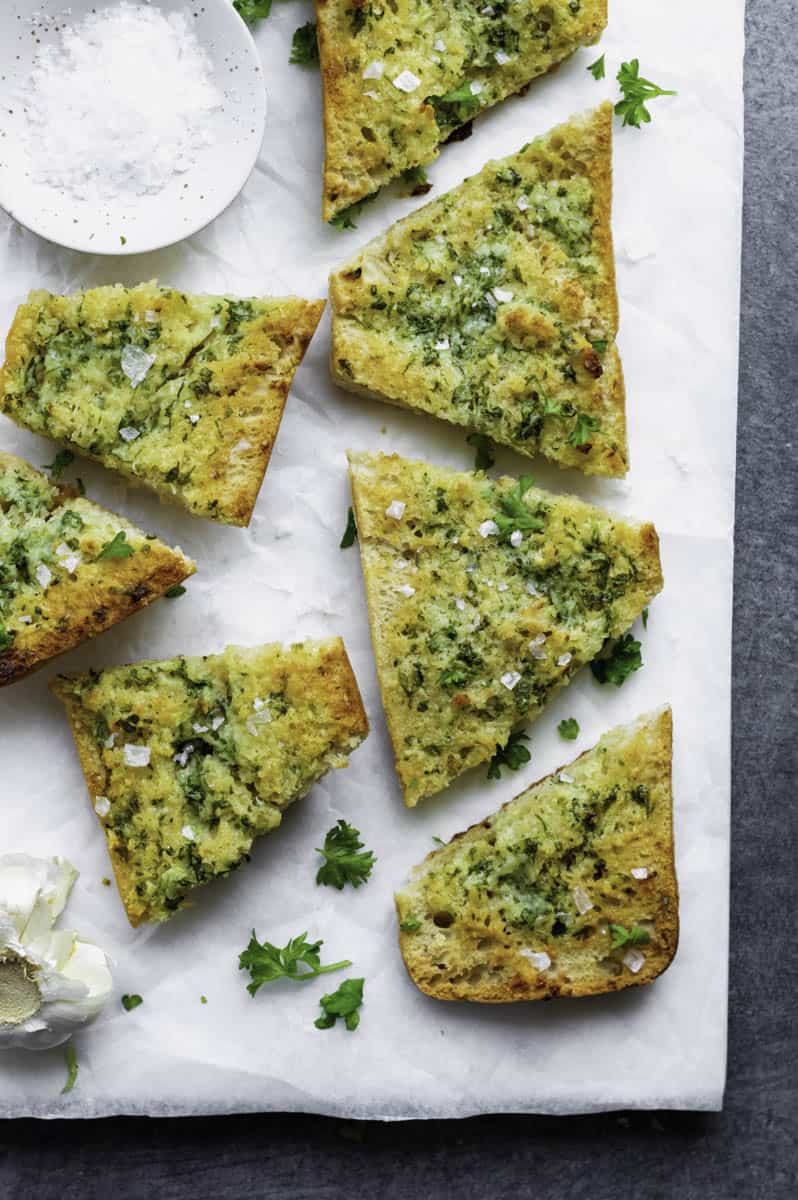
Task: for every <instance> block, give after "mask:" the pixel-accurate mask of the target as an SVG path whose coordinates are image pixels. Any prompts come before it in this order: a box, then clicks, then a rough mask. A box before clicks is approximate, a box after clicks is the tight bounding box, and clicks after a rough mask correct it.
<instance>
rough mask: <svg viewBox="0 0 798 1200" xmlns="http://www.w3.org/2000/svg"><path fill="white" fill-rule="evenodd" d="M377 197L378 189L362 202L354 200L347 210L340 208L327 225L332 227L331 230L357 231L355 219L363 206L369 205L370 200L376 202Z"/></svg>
mask: <svg viewBox="0 0 798 1200" xmlns="http://www.w3.org/2000/svg"><path fill="white" fill-rule="evenodd" d="M378 195H379V188H378V189H377V191H376V192H372V193H371V195H370V196H364V197H363V199H362V200H356V201H355V203H354V204H350V205H349V207H348V208H342V209H341V211H340V212H339V213H336V214H335V216H334V217H330V219H329V221H328V222H327V224H328V225H332V227H333V229H357V225H356V224H355V217H359V216H360V214H361V213H362V211H363V208H364V206H365V205H366V204H370V203H371V201H372V200H376V199H377V196H378Z"/></svg>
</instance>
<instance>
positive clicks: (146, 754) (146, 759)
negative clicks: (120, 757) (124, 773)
mask: <svg viewBox="0 0 798 1200" xmlns="http://www.w3.org/2000/svg"><path fill="white" fill-rule="evenodd" d="M150 753H151V752H150V748H149V746H132V745H131V744H130V743H129V742H128V744H127V745H126V746H125V762H126V763H127V765H128V766H129V767H148V766H149V765H150Z"/></svg>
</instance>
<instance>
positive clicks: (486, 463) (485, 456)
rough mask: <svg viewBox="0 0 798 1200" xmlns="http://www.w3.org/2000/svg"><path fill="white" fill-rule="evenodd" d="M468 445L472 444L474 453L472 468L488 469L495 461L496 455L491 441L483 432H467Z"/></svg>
mask: <svg viewBox="0 0 798 1200" xmlns="http://www.w3.org/2000/svg"><path fill="white" fill-rule="evenodd" d="M466 441H467V442H468V444H469V446H473V447H474V449H475V451H476V454H475V456H474V470H475V471H488V470H490V468H491V467H492V466H493V464H494V463H495V461H496V456H495V454H494V452H493V442H492V441H491V439H490V438H489V437H487V436H486V435H485V434H484V433H469V435H468V437H467V438H466Z"/></svg>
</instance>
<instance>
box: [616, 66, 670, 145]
mask: <svg viewBox="0 0 798 1200" xmlns="http://www.w3.org/2000/svg"><path fill="white" fill-rule="evenodd" d="M616 79H617V80H618V83H619V84H620V85H621V92H622V93H623V99H622V100H619V101H618V103H617V104H616V105H615V112H616V113H617V115H618V116H619V117H623V123H624V125H634V127H635V128H636V129H640V128H641V126H643V125H647V124H648V123H649V122H650V121H651V113H650V112H649V111H648V109H647V108H646V104H647V103H648V101H649V100H655V99H656V98H657V96H675V95H676V94H677V93H676V92H671V91H668V90H666V89H665V88H661V87H659V86H658V85H657V84H656V83H652V82H651V80H650V79H643V77H642V76H641V74H640V62H639V60H638V59H636V58H633V59H632V61H631V62H625V63H621V69H620V70H619V72H618V74H617V76H616Z"/></svg>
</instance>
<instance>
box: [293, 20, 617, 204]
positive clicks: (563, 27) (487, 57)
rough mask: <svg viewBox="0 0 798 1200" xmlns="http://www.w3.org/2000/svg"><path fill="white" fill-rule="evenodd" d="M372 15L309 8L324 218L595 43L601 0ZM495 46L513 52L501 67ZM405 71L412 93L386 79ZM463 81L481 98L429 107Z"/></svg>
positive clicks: (428, 157)
mask: <svg viewBox="0 0 798 1200" xmlns="http://www.w3.org/2000/svg"><path fill="white" fill-rule="evenodd" d="M371 8H372V6H370V5H368V4H366V3H360V2H359V0H358V2H357V3H355V4H352V3H351V2H350V0H316V17H317V31H318V42H319V56H320V60H321V77H322V89H323V118H324V134H325V146H326V154H325V166H324V189H323V199H322V213H323V217H324V220H325V221H328V220H330V219H331V218H332V217H333V216H335V215H336V214H337V213H340V212H341V211H342V210H343V209H346V208H348V207H349V206H350V205H352V204H354V203H357V202H358V201H359V200H362V199H364V197H366V196H369V195H372V194H373V193H374V192H376V191H378V190H379V189H380V188H381V187H383V186H384V185H385V184H386V183H388V182H389V181H390V180H391V179H395V178H396V177H397V176H398V175H400V174H401V172H403V171H405V170H408V169H411V168H413V167H418V166H424V165H426V164H428V163H430V162H432V161H433V160H434V159H435V158H436V157H437V155H438V153H439V151H440V146H441V145H442V144H443V143H444V142H445V141H446V140H447V138H448V137H450V136H451V134H452V132H453V131H454V130H455V129H457V128H458V127H459V126H461V125H463V124H465V123H467V122H468V121H470V120H471V119H473V117H474V116H475V115H477V113H478V112H481V111H483V110H484V109H486V108H488V107H490V106H492V105H494V104H497V103H499V102H500V101H501V100H504V99H505V98H507V97H508V96H512V95H514V94H515V93H517V92H519V91H521V90H523V89H524V88H526V86H527V85H528V84H529V82H530V81H531V80H532V79H534V78H536V77H538V76H541V75H544V74H546V73H547V72H548V71H550V70H552V69H553V68H554V67H555V66H556V65H557V64H558V63H560V62H561V61H562V60H563V59H565V58H568V57H569V56H570V55H571V54H572V53H573V52H574V51H575V50H576V49H577V48H578V47H580V46H584V45H589V44H591V43H593V42H595V41H597V40H598V38H599V36H600V34H601V31H602V30H603V29H604V27H605V25H606V23H607V0H582V3H581V5H580V7H579V9H578V10H574V9H573V8H572V7H571V5H570V4H569V3H567V0H547V3H545V4H543V3H541V0H520V3H515V4H514V5H513V6H512V7H511V9H510V10H506V9H505V10H503V11H499V12H496V11H494V10H492V9H491V8H490V6H487V5H486V6H485V7H484V8H482V9H480V8H479V7H475V6H474V5H473V4H466V3H460V2H459V0H452V2H451V3H448V4H440V5H437V6H436V5H428V6H427V8H426V10H425V11H423V12H422V11H421V10H420V9H419V6H418V5H416V4H414V3H412V2H411V0H396V2H395V3H392V4H391V5H390V6H389V7H388V8H381V9H380V12H379V18H378V19H377V14H376V13H375V14H372V11H371ZM372 18H373V19H372ZM544 29H545V36H543V34H544ZM502 41H504V42H505V43H506V45H507V46H512V52H511V53H510V54H505V55H504V58H503V60H502V61H500V60H499V59H496V58H495V54H494V52H495V51H496V49H497V47H499V46H500V44H501V43H502ZM375 64H376V65H375ZM406 72H409V75H410V78H409V79H408V80H407V83H408V85H409V86H410V91H404V90H402V87H401V84H400V85H399V86H397V85H396V84H395V83H394V80H396V79H397V77H398V76H400V75H401V74H403V73H406ZM375 73H376V74H375ZM413 77H415V78H416V79H417V84H416V86H415V87H413V86H412V83H413ZM469 83H472V84H474V85H475V88H476V89H477V90H475V91H474V92H472V93H470V95H469V98H468V103H467V105H466V106H465V107H463V108H462V110H460V107H459V106H457V105H455V106H451V105H449V106H446V107H445V111H441V112H439V111H438V110H437V109H436V100H442V99H443V98H444V97H446V96H447V95H449V94H450V93H451V92H452V91H455V90H457V89H458V88H460V89H463V88H464V87H466V86H467V85H468V84H469Z"/></svg>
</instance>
